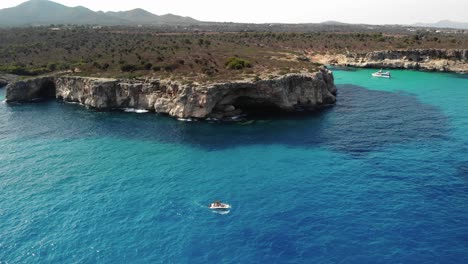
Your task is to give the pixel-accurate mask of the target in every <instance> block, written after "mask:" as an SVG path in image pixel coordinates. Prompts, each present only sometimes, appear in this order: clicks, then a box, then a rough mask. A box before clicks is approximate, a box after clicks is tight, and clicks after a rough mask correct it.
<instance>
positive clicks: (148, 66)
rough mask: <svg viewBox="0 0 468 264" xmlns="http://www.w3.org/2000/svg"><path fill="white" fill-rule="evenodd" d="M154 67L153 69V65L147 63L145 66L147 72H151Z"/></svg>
mask: <svg viewBox="0 0 468 264" xmlns="http://www.w3.org/2000/svg"><path fill="white" fill-rule="evenodd" d="M152 67H153V64H151V63H149V62H148V63H146V64H145V66H144V68H145V70H151V68H152Z"/></svg>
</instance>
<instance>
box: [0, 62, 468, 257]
mask: <svg viewBox="0 0 468 264" xmlns="http://www.w3.org/2000/svg"><path fill="white" fill-rule="evenodd" d="M371 72H372V71H370V70H357V71H336V72H335V78H336V82H337V83H338V88H339V101H338V104H337V105H336V106H335V107H334V108H330V109H327V110H326V111H324V112H323V113H320V114H312V115H309V116H300V117H299V116H298V117H284V118H281V119H279V120H259V121H257V122H255V123H254V124H251V125H240V124H216V123H203V122H198V123H185V122H178V121H176V120H173V119H171V118H168V117H164V116H156V115H155V114H133V113H115V112H113V113H103V112H95V111H92V110H87V109H85V108H82V107H81V106H79V105H70V104H62V103H56V102H44V103H36V104H20V105H6V104H4V103H1V104H0V132H1V133H0V148H1V149H2V151H1V152H0V219H1V221H0V263H3V262H7V263H51V262H53V263H95V262H97V263H128V262H131V263H258V262H261V263H466V262H468V213H467V211H468V132H467V131H468V104H467V103H468V80H467V79H464V78H460V77H459V76H458V75H453V74H440V73H422V72H413V71H393V72H392V73H393V76H394V78H393V79H391V80H384V79H373V78H371V77H369V76H370V73H371ZM3 98H4V90H3V89H0V100H3ZM215 199H221V200H223V201H226V202H228V203H230V204H231V205H232V207H233V208H232V210H231V211H230V212H229V213H228V214H224V215H222V214H216V213H213V212H211V211H210V210H208V209H207V205H208V204H209V203H210V202H212V201H213V200H215Z"/></svg>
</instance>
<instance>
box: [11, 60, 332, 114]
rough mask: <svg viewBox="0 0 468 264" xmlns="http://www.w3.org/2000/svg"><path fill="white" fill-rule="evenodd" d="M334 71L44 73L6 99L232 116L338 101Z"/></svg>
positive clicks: (20, 84) (16, 87)
mask: <svg viewBox="0 0 468 264" xmlns="http://www.w3.org/2000/svg"><path fill="white" fill-rule="evenodd" d="M336 92H337V91H336V87H335V85H334V80H333V75H332V73H331V72H330V71H329V70H327V69H325V68H322V69H321V70H320V71H318V72H316V73H311V74H289V75H285V76H282V77H278V78H275V79H271V80H260V81H256V82H249V81H241V82H229V83H216V84H200V85H193V84H192V85H187V84H180V83H178V82H171V81H161V80H146V81H129V80H117V79H102V78H87V77H72V76H61V77H41V78H35V79H30V80H25V81H19V82H15V83H12V84H10V85H8V86H7V91H6V100H7V102H18V101H19V102H27V101H32V100H34V99H40V98H52V97H53V98H56V99H58V100H63V101H66V102H78V103H81V104H83V105H86V106H89V107H93V108H96V109H100V110H111V109H122V108H135V109H145V110H149V111H154V112H157V113H165V114H169V115H171V116H174V117H178V118H208V117H213V118H228V117H232V116H235V115H239V114H243V113H247V112H252V111H253V112H255V111H295V110H298V109H301V110H303V109H316V108H320V107H322V106H326V105H331V104H334V103H335V101H336V97H335V96H336Z"/></svg>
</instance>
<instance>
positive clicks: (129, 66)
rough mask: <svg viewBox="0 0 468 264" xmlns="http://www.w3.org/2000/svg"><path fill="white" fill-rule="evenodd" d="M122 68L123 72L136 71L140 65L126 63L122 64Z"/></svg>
mask: <svg viewBox="0 0 468 264" xmlns="http://www.w3.org/2000/svg"><path fill="white" fill-rule="evenodd" d="M120 69H121V70H122V71H123V72H134V71H136V70H138V66H136V65H133V64H124V65H122V67H120Z"/></svg>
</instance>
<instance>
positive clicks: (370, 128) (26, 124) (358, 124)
mask: <svg viewBox="0 0 468 264" xmlns="http://www.w3.org/2000/svg"><path fill="white" fill-rule="evenodd" d="M338 88H339V95H338V102H337V105H336V106H335V107H332V108H328V109H326V110H324V111H322V112H321V113H315V114H310V115H301V116H287V117H280V118H277V119H269V120H268V119H265V120H257V121H255V122H254V123H253V124H243V125H242V124H219V123H207V122H193V123H184V122H180V121H177V120H174V119H172V118H169V117H166V116H155V114H143V115H141V114H140V115H138V114H129V113H120V112H111V113H108V112H95V111H92V110H88V109H85V108H83V107H81V106H77V105H69V104H58V103H55V102H53V103H43V104H35V105H23V106H20V107H18V106H15V107H10V115H11V116H10V117H11V118H9V119H8V122H10V123H15V124H10V125H11V126H14V127H17V128H16V129H21V130H22V131H23V134H24V131H27V132H28V133H30V136H31V137H37V136H42V137H64V138H67V139H68V138H73V137H76V138H82V137H101V136H102V137H117V138H128V139H136V140H151V141H153V140H157V141H161V142H166V143H176V144H189V145H191V146H193V147H198V148H203V149H205V150H213V151H214V150H220V149H226V148H233V147H237V146H243V145H244V146H245V145H271V144H281V145H286V146H292V147H302V148H304V147H316V146H319V147H324V148H328V149H331V150H334V151H339V152H344V153H349V154H352V155H363V154H366V153H368V152H371V151H373V150H376V149H379V148H382V147H384V146H388V145H393V144H404V143H407V142H411V141H422V142H424V141H434V140H435V139H442V138H445V137H446V135H447V132H448V131H447V122H448V121H447V118H446V117H445V116H444V115H443V114H442V113H441V112H440V111H439V109H438V108H437V107H434V106H431V105H427V104H423V103H421V102H420V101H419V100H418V99H417V98H416V97H414V96H411V95H406V94H399V93H389V92H384V91H372V90H367V89H364V88H361V87H358V86H353V85H340V86H339V87H338ZM43 124H48V126H44V125H43ZM10 125H9V127H11V126H10Z"/></svg>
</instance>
